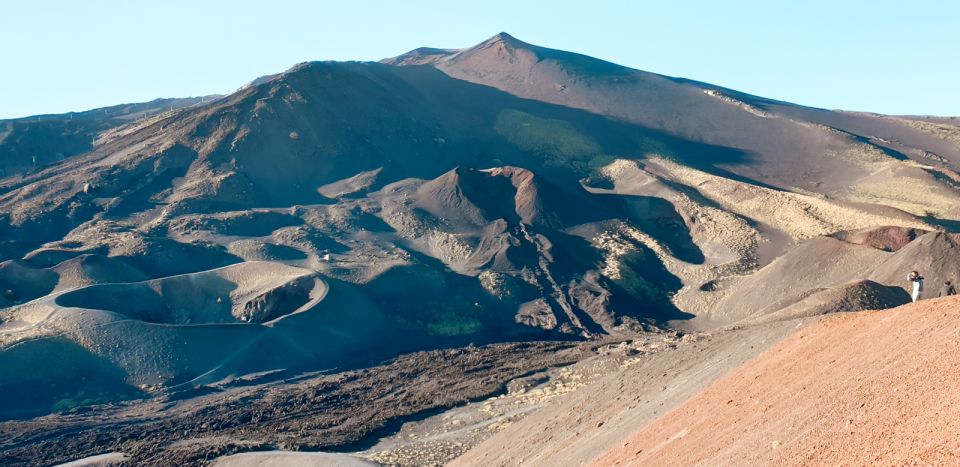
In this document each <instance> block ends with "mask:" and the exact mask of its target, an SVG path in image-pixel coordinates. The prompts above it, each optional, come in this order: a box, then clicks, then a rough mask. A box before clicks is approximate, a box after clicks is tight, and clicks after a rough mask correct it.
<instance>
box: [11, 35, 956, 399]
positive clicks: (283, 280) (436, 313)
mask: <svg viewBox="0 0 960 467" xmlns="http://www.w3.org/2000/svg"><path fill="white" fill-rule="evenodd" d="M824 112H825V111H824ZM827 114H828V115H833V114H832V113H830V112H827ZM804 115H809V116H811V117H810V119H804V117H803V116H804ZM814 116H816V117H817V119H814V118H813V117H814ZM841 117H842V118H841ZM841 117H837V118H838V119H840V120H842V122H846V123H844V125H845V126H843V128H840V126H837V127H830V126H827V125H826V124H824V123H822V122H821V121H822V120H823V119H824V118H826V117H824V116H823V114H822V112H820V111H816V110H815V109H805V108H801V107H799V106H792V105H789V104H786V103H779V102H775V101H769V100H765V99H761V98H756V97H752V96H747V95H743V94H739V93H734V92H733V91H729V90H724V89H720V88H716V87H712V86H709V85H706V84H703V83H697V82H693V81H687V80H681V79H674V78H667V77H663V76H660V75H655V74H651V73H646V72H641V71H637V70H631V69H628V68H625V67H621V66H618V65H614V64H610V63H607V62H603V61H600V60H596V59H592V58H589V57H584V56H581V55H577V54H571V53H567V52H560V51H554V50H550V49H544V48H540V47H535V46H531V45H528V44H524V43H522V42H520V41H518V40H516V39H514V38H512V37H510V36H508V35H505V34H500V35H497V36H495V37H493V38H491V39H490V40H488V41H485V42H483V43H481V44H480V45H478V46H475V47H472V48H469V49H464V50H457V51H439V50H428V51H423V50H421V51H419V52H416V53H414V54H412V55H411V54H408V55H406V56H403V57H401V58H397V59H392V60H387V61H385V62H384V63H359V62H346V63H337V62H313V63H304V64H300V65H297V66H295V67H293V68H291V69H290V70H288V71H286V72H284V73H281V74H278V75H273V76H269V77H265V78H263V79H259V80H257V81H255V82H254V83H252V84H251V85H249V86H247V87H244V88H242V89H240V90H238V91H237V92H235V93H233V94H231V95H229V96H225V97H223V98H220V99H217V100H214V101H211V102H203V103H202V104H200V105H192V106H189V107H185V108H183V109H180V110H176V111H173V112H164V113H161V114H159V115H154V116H151V117H149V118H145V119H142V120H140V121H136V122H131V123H130V124H128V125H122V126H118V127H113V128H112V129H110V130H109V131H107V132H106V133H101V134H100V136H99V138H98V140H97V144H96V145H94V146H93V147H92V148H90V150H89V151H88V152H84V153H82V154H78V155H75V156H73V157H70V158H65V160H63V161H59V162H57V161H56V159H57V158H56V157H54V158H53V159H52V160H53V161H54V163H52V164H51V165H47V166H43V167H37V168H36V169H30V170H27V171H24V172H23V173H20V174H17V175H14V176H8V177H6V178H2V179H0V261H3V262H2V263H0V288H2V289H0V292H2V297H0V306H3V307H4V308H3V309H0V367H3V370H4V375H5V378H4V379H3V380H2V381H0V391H6V390H8V389H10V390H14V389H15V390H16V391H20V392H18V393H23V394H25V395H26V396H30V397H26V396H25V399H24V400H22V401H21V404H20V406H18V407H12V406H11V407H5V408H8V409H10V410H11V411H13V412H16V413H15V414H14V413H13V412H10V413H7V412H3V411H0V412H2V413H0V417H6V416H21V415H23V414H24V413H30V414H33V413H43V412H45V411H51V410H63V409H68V408H70V407H73V406H74V405H77V404H80V405H82V403H87V402H90V401H109V400H114V399H115V398H123V397H139V396H142V395H144V394H153V393H155V392H162V391H167V390H170V389H171V388H172V389H179V388H192V387H193V386H200V385H209V384H214V383H216V382H219V381H223V380H229V379H231V378H236V377H238V376H242V375H245V374H249V373H262V372H269V371H271V370H281V369H282V370H288V371H291V372H293V371H311V370H330V369H345V368H350V367H353V366H358V365H360V366H362V365H366V364H369V363H371V362H379V361H380V360H382V359H384V358H388V357H390V356H395V355H398V354H400V353H404V352H409V351H413V350H424V349H430V348H437V347H447V346H460V345H467V344H470V343H487V342H494V341H513V340H527V339H584V338H590V337H594V336H604V335H632V334H634V333H636V332H643V331H656V330H662V329H664V328H670V327H682V326H688V327H690V328H700V329H704V328H710V327H716V326H724V325H727V324H732V323H738V322H742V321H744V320H758V319H759V320H762V319H763V317H764V316H765V315H768V314H769V315H771V316H779V315H776V313H777V312H779V311H780V310H781V309H783V308H784V307H787V306H792V305H794V304H795V303H797V302H799V301H801V300H804V299H806V298H807V297H810V296H812V295H813V294H823V295H818V296H819V297H820V298H821V300H820V301H818V302H816V303H813V302H811V301H810V300H813V299H809V300H808V301H807V302H804V303H806V305H804V306H805V307H806V308H804V309H803V310H799V311H798V310H797V309H796V308H793V309H790V310H788V311H786V312H783V313H782V315H783V316H794V315H805V314H816V313H820V312H823V311H829V310H833V309H837V310H849V309H856V308H857V307H859V306H863V307H866V306H887V305H890V304H896V303H897V302H896V300H897V299H896V292H895V291H892V290H887V289H884V287H886V288H889V287H901V286H902V285H903V281H902V274H901V271H900V269H902V268H908V269H921V270H926V269H931V268H932V269H931V273H930V275H929V278H930V280H932V281H933V280H941V279H942V277H941V276H939V275H938V274H936V273H934V270H933V269H936V270H938V271H939V270H943V271H946V270H947V264H948V262H949V258H947V259H944V258H946V257H942V256H937V255H938V251H940V250H943V251H948V250H949V251H951V252H952V251H954V245H955V244H956V242H955V240H954V237H952V236H951V235H950V234H947V233H945V232H944V230H949V229H950V228H951V227H952V226H955V225H956V222H957V221H958V220H960V215H958V212H957V206H960V202H958V201H960V192H958V190H957V186H958V184H960V175H957V174H956V173H955V172H954V171H953V170H954V169H955V165H956V162H957V161H960V156H958V151H960V149H957V148H956V147H953V146H950V144H954V143H953V141H954V140H953V139H950V138H951V137H950V135H951V134H952V133H950V132H951V131H952V130H950V128H952V127H951V123H950V122H952V121H951V120H949V119H943V120H936V121H934V120H922V119H921V120H910V119H902V118H901V119H894V118H882V117H877V116H866V115H860V114H846V113H845V114H842V116H841ZM41 121H42V119H41ZM823 121H825V120H823ZM842 122H841V123H842ZM878 122H879V123H878ZM880 123H882V125H881V124H880ZM838 125H839V124H838ZM893 129H895V130H896V131H894V130H893ZM4 138H8V139H9V138H10V136H9V134H8V135H6V136H4ZM884 141H889V142H891V143H889V144H888V143H885V142H884ZM893 141H896V144H894V143H892V142H893ZM3 144H6V143H3ZM951 148H953V149H951ZM934 153H935V154H936V155H937V157H938V158H932V157H929V154H934ZM47 156H49V154H46V155H45V156H44V157H47ZM45 160H47V159H45ZM908 188H909V189H908ZM919 194H922V196H921V195H919ZM875 229H887V230H885V231H890V232H912V233H911V234H909V235H912V237H910V239H912V238H914V237H917V235H920V234H923V233H925V232H930V233H926V234H924V235H923V236H921V237H919V238H918V239H917V240H913V242H911V243H909V244H907V246H903V247H902V248H901V249H900V251H901V252H902V251H905V250H908V249H913V248H916V249H917V251H916V252H915V254H913V255H912V256H910V257H907V255H906V254H901V253H900V252H895V251H892V250H891V249H890V248H886V249H884V248H879V247H877V246H875V245H874V244H875V243H876V241H880V240H883V238H885V237H883V236H882V235H879V234H867V233H863V232H870V231H875ZM891 229H892V230H891ZM845 232H846V233H849V232H854V233H857V232H859V233H857V235H866V236H867V240H862V239H860V240H858V239H859V237H856V235H854V234H850V235H853V236H850V237H849V238H848V237H843V238H839V237H837V236H838V235H840V234H841V233H845ZM870 235H873V237H870ZM878 235H879V237H878ZM903 235H908V234H906V233H904V234H903ZM831 236H832V237H831ZM870 239H873V240H870ZM878 239H879V240H878ZM874 240H876V241H874ZM858 241H859V242H860V243H862V244H858V243H857V242H858ZM798 245H799V246H798ZM915 245H917V246H915ZM898 246H902V245H898ZM824 248H827V250H824ZM830 248H833V249H834V250H835V252H836V253H835V254H837V255H840V256H843V257H848V256H849V257H850V258H860V257H862V258H864V261H866V260H867V259H869V261H866V262H865V263H864V264H867V263H869V264H870V265H872V268H868V269H864V273H863V275H857V274H854V273H853V272H854V271H852V270H840V269H839V268H838V269H837V270H830V271H829V272H825V273H824V274H821V275H820V276H818V275H817V274H815V272H816V269H817V268H818V267H819V266H818V265H817V264H815V263H812V261H815V260H816V259H817V258H819V257H822V255H823V254H825V253H831V254H832V252H834V250H830ZM924 248H926V250H924ZM938 249H939V250H938ZM794 250H802V251H804V252H805V254H804V255H803V256H802V257H797V258H793V259H791V258H792V257H791V256H790V255H791V252H792V251H794ZM951 254H952V253H951ZM818 255H820V256H818ZM857 255H860V256H857ZM897 255H899V256H897ZM795 256H796V255H795ZM789 261H796V262H797V264H799V263H803V262H804V261H807V263H804V264H806V266H804V268H803V270H805V271H809V272H810V273H809V274H805V275H804V276H803V277H802V278H796V279H791V278H790V277H789V276H786V275H784V274H783V273H782V271H781V272H777V268H779V267H781V266H782V265H783V264H788V262H789ZM850 261H853V259H851V260H850ZM790 264H792V263H790ZM824 267H825V266H824ZM944 274H946V273H944ZM866 279H871V280H873V281H875V282H876V283H877V284H876V285H873V284H868V283H862V282H861V283H859V284H860V285H854V286H852V288H850V289H849V290H841V291H840V292H830V290H833V289H837V288H842V287H847V286H848V284H849V283H850V282H854V283H857V282H856V281H860V280H866ZM765 290H766V291H778V293H779V291H784V292H783V295H784V297H779V296H773V295H768V296H764V295H762V293H761V292H760V291H765ZM825 290H826V292H825ZM886 292H890V293H886ZM858 293H863V294H865V295H864V296H865V297H874V298H875V299H874V298H870V299H867V298H864V299H863V300H861V301H860V302H857V303H861V302H862V304H860V305H849V304H847V303H846V302H844V300H841V299H838V298H837V296H839V297H841V298H842V297H847V296H849V295H850V294H854V295H855V294H858ZM837 294H839V295H837ZM738 297H741V298H738ZM768 298H769V299H770V301H771V302H776V303H778V305H777V306H770V304H769V303H765V300H767V299H768ZM781 298H783V300H781ZM738 300H739V301H742V302H743V303H749V304H750V307H749V309H747V308H744V309H743V310H741V311H730V310H733V309H734V308H735V307H734V306H733V304H736V303H738ZM838 300H839V301H838ZM821 302H823V303H827V302H828V303H829V304H828V305H821V304H820V303H821ZM838 303H839V304H838ZM831 304H832V305H831ZM781 305H782V306H781ZM808 305H809V306H808ZM834 305H835V306H834ZM77 359H82V360H83V362H84V365H86V366H84V368H87V367H89V368H93V369H92V370H90V372H91V374H96V375H98V376H97V378H99V379H97V378H94V379H97V381H106V382H108V383H109V384H108V383H103V384H102V385H101V386H102V387H104V388H110V390H109V391H107V390H104V391H100V392H101V393H98V392H97V391H96V390H95V387H96V385H97V384H100V383H96V384H94V383H89V384H88V383H86V382H83V381H82V380H79V379H77V378H75V377H74V376H75V375H74V373H71V372H69V371H58V370H62V369H64V368H67V367H77V368H79V366H78V364H77V363H76V362H75V360H77ZM39 361H44V362H46V364H45V365H43V367H44V371H40V372H36V373H34V372H31V371H28V370H27V369H28V368H30V366H29V365H33V364H34V362H39ZM24 362H27V363H29V365H27V366H24V365H25V364H24ZM71 371H72V370H71ZM91 381H92V379H91ZM37 384H43V385H45V387H47V388H54V389H50V390H45V391H42V392H37V393H35V394H31V393H30V391H29V390H28V388H30V387H31V386H32V385H33V386H35V385H37ZM91 391H92V392H91ZM91 394H92V395H91ZM14 409H16V410H14ZM17 410H18V411H17Z"/></svg>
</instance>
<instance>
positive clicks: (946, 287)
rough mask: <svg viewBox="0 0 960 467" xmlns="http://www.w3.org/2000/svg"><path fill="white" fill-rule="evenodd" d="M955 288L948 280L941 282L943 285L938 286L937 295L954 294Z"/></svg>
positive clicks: (947, 295)
mask: <svg viewBox="0 0 960 467" xmlns="http://www.w3.org/2000/svg"><path fill="white" fill-rule="evenodd" d="M956 294H957V289H955V288H954V287H953V284H951V283H950V281H946V282H944V283H943V287H940V292H939V293H938V294H937V296H938V297H949V296H951V295H956Z"/></svg>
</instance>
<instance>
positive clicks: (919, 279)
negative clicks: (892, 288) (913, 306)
mask: <svg viewBox="0 0 960 467" xmlns="http://www.w3.org/2000/svg"><path fill="white" fill-rule="evenodd" d="M907 280H908V281H910V282H912V283H913V293H911V294H910V297H911V298H912V299H913V301H914V302H916V301H917V300H920V299H922V298H923V276H921V275H920V271H910V274H907Z"/></svg>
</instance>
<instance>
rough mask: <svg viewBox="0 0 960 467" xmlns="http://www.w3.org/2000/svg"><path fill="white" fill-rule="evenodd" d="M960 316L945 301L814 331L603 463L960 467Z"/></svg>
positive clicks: (851, 318) (831, 322)
mask: <svg viewBox="0 0 960 467" xmlns="http://www.w3.org/2000/svg"><path fill="white" fill-rule="evenodd" d="M958 310H960V301H958V300H957V299H956V298H946V299H940V300H931V301H923V302H920V303H917V304H912V305H907V306H904V307H901V308H896V309H894V310H887V311H880V312H865V313H857V314H851V315H843V316H834V317H831V318H829V319H825V320H822V321H819V322H817V323H814V324H811V325H809V326H808V327H805V328H803V329H801V330H799V331H797V332H796V333H795V334H793V335H792V336H790V337H788V338H786V339H785V340H784V341H783V342H781V343H780V344H778V345H777V346H775V347H774V348H772V349H770V350H768V351H767V352H765V353H763V354H762V355H760V356H759V357H757V358H755V359H753V360H751V361H749V362H748V363H746V364H745V365H743V366H742V367H740V368H738V369H737V370H736V371H733V372H732V373H730V374H729V375H727V376H726V377H724V378H722V379H721V380H719V381H717V382H716V383H714V384H713V385H711V386H710V387H709V388H707V389H705V390H704V391H703V392H701V393H700V394H698V395H696V396H695V397H693V398H691V399H690V400H689V401H688V402H686V403H684V404H683V405H681V406H680V407H678V408H676V409H674V410H672V411H670V412H669V413H667V414H665V415H663V416H662V417H661V418H659V419H658V420H656V421H654V422H652V423H650V424H649V425H647V426H645V427H643V428H641V429H640V430H639V431H637V432H636V433H635V434H633V435H631V436H630V437H629V438H628V439H626V440H624V441H623V442H622V446H617V447H615V448H613V449H612V450H611V451H610V452H609V453H607V454H605V455H604V456H601V457H599V458H598V459H597V460H596V462H595V463H594V465H667V464H684V465H694V464H697V465H707V464H713V465H716V464H731V463H749V464H758V463H760V464H777V465H811V464H821V465H822V464H836V463H849V464H877V463H880V464H910V463H923V464H934V465H936V464H953V463H956V462H957V461H958V460H960V449H958V446H957V444H956V440H957V437H958V436H960V426H958V424H957V422H956V419H957V416H958V415H960V403H958V401H957V398H956V394H955V391H953V390H952V388H953V387H955V385H956V384H957V382H958V381H957V372H956V371H954V369H955V368H956V366H957V365H958V357H957V355H960V354H958V350H960V349H958V348H957V347H958V344H957V339H956V334H957V329H958V326H960V311H958ZM892 350H893V351H892Z"/></svg>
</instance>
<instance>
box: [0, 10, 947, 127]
mask: <svg viewBox="0 0 960 467" xmlns="http://www.w3.org/2000/svg"><path fill="white" fill-rule="evenodd" d="M500 31H506V32H509V33H510V34H512V35H514V36H516V37H517V38H519V39H521V40H524V41H526V42H530V43H533V44H537V45H542V46H547V47H552V48H558V49H564V50H570V51H575V52H580V53H584V54H587V55H592V56H595V57H599V58H603V59H607V60H610V61H613V62H617V63H620V64H622V65H627V66H630V67H634V68H639V69H643V70H648V71H653V72H657V73H662V74H667V75H671V76H682V77H685V78H691V79H697V80H700V81H706V82H710V83H714V84H718V85H722V86H727V87H730V88H734V89H738V90H741V91H745V92H749V93H753V94H757V95H761V96H765V97H771V98H777V99H783V100H787V101H792V102H796V103H800V104H806V105H812V106H817V107H826V108H842V109H850V110H862V111H874V112H883V113H893V114H935V115H953V116H956V115H960V2H955V1H950V0H940V1H929V0H912V1H895V0H877V1H867V0H862V1H841V0H832V1H824V0H812V1H799V0H797V1H788V0H766V1H727V2H722V1H706V0H704V1H686V2H682V1H661V2H651V1H642V0H634V1H604V0H593V1H566V0H555V1H527V2H522V4H521V1H520V0H514V1H499V0H473V1H460V0H446V1H417V0H406V1H364V0H341V1H339V2H336V3H332V2H325V1H312V2H310V1H285V0H269V1H256V2H254V1H242V0H233V1H212V0H211V1H202V0H193V1H182V0H168V1H146V0H143V1H134V0H130V1H120V0H114V1H98V0H83V1H79V0H76V1H75V0H70V1H68V0H61V1H53V0H11V1H5V2H0V44H3V46H2V48H0V118H9V117H19V116H26V115H33V114H40V113H60V112H67V111H74V110H84V109H89V108H94V107H102V106H106V105H112V104H117V103H123V102H137V101H145V100H150V99H153V98H155V97H181V96H195V95H202V94H212V93H227V92H230V91H232V90H235V89H236V88H238V87H239V86H241V85H243V84H244V83H246V82H248V81H250V80H252V79H254V78H256V77H257V76H260V75H264V74H269V73H275V72H278V71H282V70H284V69H286V68H289V67H290V66H291V65H293V64H295V63H297V62H302V61H307V60H351V59H352V60H377V59H380V58H383V57H388V56H393V55H397V54H400V53H402V52H405V51H407V50H409V49H413V48H415V47H419V46H434V47H467V46H470V45H473V44H476V43H478V42H481V41H482V40H484V39H486V38H487V37H489V36H492V35H494V34H496V33H497V32H500Z"/></svg>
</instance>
